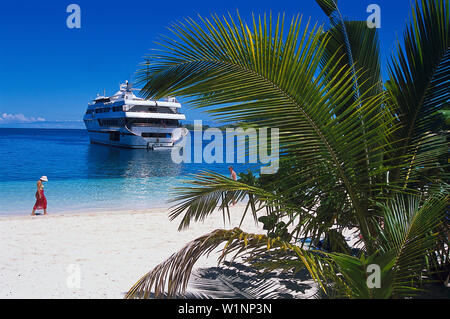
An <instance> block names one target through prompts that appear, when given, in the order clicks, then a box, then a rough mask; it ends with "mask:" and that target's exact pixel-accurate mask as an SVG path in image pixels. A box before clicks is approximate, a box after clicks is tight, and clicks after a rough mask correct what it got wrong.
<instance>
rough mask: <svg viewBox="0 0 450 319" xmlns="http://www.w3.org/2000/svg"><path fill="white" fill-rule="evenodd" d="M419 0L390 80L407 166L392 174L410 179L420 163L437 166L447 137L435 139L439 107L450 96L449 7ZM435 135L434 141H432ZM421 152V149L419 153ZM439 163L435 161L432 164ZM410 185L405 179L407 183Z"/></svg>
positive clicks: (398, 135) (396, 137) (399, 140)
mask: <svg viewBox="0 0 450 319" xmlns="http://www.w3.org/2000/svg"><path fill="white" fill-rule="evenodd" d="M420 4H421V5H419V1H418V0H416V1H415V9H413V11H412V17H413V20H412V22H410V24H409V25H408V27H407V29H406V31H405V33H404V36H403V38H404V43H403V46H401V45H400V44H398V45H397V50H396V56H395V57H393V58H392V62H391V64H390V66H389V77H390V79H389V81H388V82H387V83H386V88H387V89H388V93H389V98H390V99H391V101H392V103H393V105H394V107H395V108H396V115H397V117H398V121H399V123H400V124H401V129H399V130H397V131H396V133H395V134H394V141H395V144H394V145H395V148H396V149H397V150H398V152H397V153H396V155H395V156H394V157H395V158H399V157H400V156H404V161H405V165H404V166H403V167H400V168H398V169H396V170H394V174H393V179H399V180H400V181H401V182H404V183H409V182H410V181H411V180H414V173H415V172H416V171H417V168H421V167H422V168H423V167H427V166H433V164H434V163H436V161H437V156H436V154H442V152H439V149H442V150H445V149H448V143H447V141H446V140H445V139H434V137H435V136H436V135H437V134H438V133H439V132H437V131H436V129H435V127H436V121H437V117H438V116H439V110H441V109H443V107H444V105H445V104H446V103H448V102H449V100H450V90H448V83H449V81H450V72H449V69H450V7H449V4H448V1H439V0H430V1H425V0H423V1H420ZM431 139H433V142H432V143H430V142H429V141H431ZM420 153H422V154H420ZM434 167H436V165H434ZM405 186H406V184H405Z"/></svg>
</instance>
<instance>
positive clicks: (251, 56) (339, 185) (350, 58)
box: [127, 0, 450, 298]
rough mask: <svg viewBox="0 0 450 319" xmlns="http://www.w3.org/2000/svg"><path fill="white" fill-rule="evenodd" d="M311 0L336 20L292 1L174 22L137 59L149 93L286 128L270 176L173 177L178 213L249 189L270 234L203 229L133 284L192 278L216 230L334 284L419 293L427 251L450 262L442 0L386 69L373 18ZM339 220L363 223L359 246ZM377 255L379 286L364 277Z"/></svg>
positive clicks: (190, 216) (434, 0)
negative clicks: (320, 20) (182, 181)
mask: <svg viewBox="0 0 450 319" xmlns="http://www.w3.org/2000/svg"><path fill="white" fill-rule="evenodd" d="M317 2H318V4H319V5H320V7H321V8H322V9H323V10H324V12H325V13H326V14H327V15H328V16H329V17H330V26H329V28H324V27H323V26H317V24H314V25H312V26H311V24H312V23H311V21H307V22H306V23H304V22H303V21H302V20H303V19H302V17H300V16H294V17H293V18H292V20H291V21H290V24H289V27H288V29H287V30H285V24H286V23H285V17H284V15H283V16H281V15H278V16H276V17H274V16H272V14H269V15H263V16H258V17H253V21H252V23H250V24H247V23H246V22H245V21H243V20H242V19H241V17H240V16H239V14H238V15H237V17H235V18H234V17H233V16H231V15H230V16H229V17H222V18H220V17H218V16H217V15H213V16H212V17H211V18H209V19H208V18H203V17H199V18H198V19H197V20H194V19H186V20H185V21H183V22H178V23H177V24H174V25H173V26H172V27H171V28H170V30H171V32H172V36H170V37H165V38H164V39H163V41H161V42H160V43H159V44H160V46H161V49H160V50H157V51H155V53H153V54H151V55H150V57H149V60H148V61H153V62H146V63H144V65H143V68H142V70H140V71H138V80H140V81H141V83H142V84H143V90H142V92H143V93H144V95H145V97H155V98H159V97H162V96H165V95H169V94H170V95H177V96H183V97H185V98H186V99H188V100H189V102H190V103H191V105H193V106H195V107H198V108H205V109H206V110H207V112H209V113H210V114H211V115H212V116H213V117H215V118H216V119H217V120H218V121H225V122H226V121H245V122H246V123H249V124H251V125H254V126H256V127H271V128H278V129H279V138H280V141H279V142H280V147H281V149H282V150H283V152H282V156H281V159H280V161H281V163H280V169H279V171H278V172H277V173H276V174H275V175H273V176H270V175H269V176H264V175H262V176H261V177H259V178H255V177H254V176H252V174H251V173H249V174H241V178H240V179H239V180H238V181H233V180H231V179H229V178H227V177H224V176H221V175H219V174H216V173H214V172H208V171H205V172H201V173H199V174H198V175H197V176H196V177H195V179H194V180H193V181H191V185H189V186H188V187H184V188H180V189H177V195H176V196H175V198H174V201H175V202H176V204H175V206H174V208H173V210H172V212H171V215H170V217H171V218H176V217H178V216H182V221H181V224H180V228H185V227H188V226H189V225H190V223H191V222H192V221H202V220H204V219H205V218H207V217H208V216H209V215H210V214H212V213H213V212H214V211H215V209H216V208H217V207H218V206H219V208H220V209H222V211H223V214H224V216H225V214H227V213H229V210H228V207H229V204H230V203H231V202H233V201H236V200H243V199H245V198H247V199H248V202H247V208H246V209H245V211H243V215H245V214H246V213H247V212H248V211H251V213H252V215H253V217H254V219H255V220H257V221H258V220H259V221H260V222H262V223H263V224H264V228H265V229H267V231H268V233H267V234H264V235H263V234H247V233H244V232H243V231H241V230H240V229H238V228H235V229H233V230H216V231H214V232H212V233H210V234H207V235H205V236H203V237H201V238H198V239H196V240H194V241H193V242H191V243H189V244H188V245H187V246H185V248H183V249H182V250H181V251H180V252H178V253H176V254H174V255H173V256H172V257H170V258H169V259H168V260H167V261H166V262H164V263H162V264H161V265H159V266H157V267H156V268H155V269H153V270H152V271H150V272H149V273H148V274H146V275H145V276H144V277H142V278H141V279H140V280H139V281H138V282H137V283H136V285H135V286H134V287H133V288H132V289H131V290H130V292H129V293H128V294H127V297H149V296H150V294H151V293H152V292H154V293H155V294H156V295H157V296H160V295H163V294H164V293H165V292H166V291H167V296H169V297H174V296H176V295H177V294H180V293H183V292H184V291H185V288H186V285H187V281H188V279H189V275H190V273H191V270H192V267H193V265H194V263H195V262H196V260H197V259H198V258H199V257H200V256H202V255H204V254H207V253H209V252H211V251H212V250H214V249H216V248H217V247H219V246H221V245H223V244H226V245H225V247H224V248H223V254H222V257H225V256H226V255H228V254H230V253H235V254H236V255H238V256H241V255H243V256H244V257H245V256H246V255H245V254H246V253H251V255H252V258H255V257H257V256H259V255H261V254H263V253H265V252H267V251H268V250H269V251H273V252H276V258H275V257H274V258H273V260H272V261H271V262H269V263H265V267H269V268H282V267H285V266H286V265H288V266H289V267H291V268H292V267H293V265H294V264H295V267H297V266H298V267H306V269H307V270H308V271H309V272H310V274H311V276H312V277H313V278H314V279H315V280H316V281H317V282H318V283H319V285H320V287H321V288H322V291H323V292H324V293H326V295H328V296H338V297H355V298H356V297H361V298H370V297H376V298H378V297H382V298H386V297H402V296H406V295H412V294H414V293H415V292H417V288H418V284H419V283H420V280H421V278H423V274H424V273H423V272H424V271H425V274H426V275H428V276H429V275H430V272H431V271H432V267H430V260H431V261H434V262H435V263H439V267H441V268H442V267H444V268H445V267H448V265H449V260H448V237H446V236H437V232H436V230H441V231H442V230H444V231H445V229H448V225H446V224H445V207H446V202H447V201H448V192H447V191H448V187H447V184H445V183H444V182H445V180H446V176H448V175H447V173H448V167H447V166H446V165H445V162H443V158H444V157H445V154H446V150H447V149H448V144H447V134H446V132H447V130H446V128H445V126H443V125H441V126H437V125H436V123H438V122H439V121H440V119H441V116H442V113H441V112H440V111H441V110H442V109H443V108H444V104H445V103H448V101H449V98H450V92H449V90H448V82H449V78H450V72H448V69H449V67H450V50H449V45H450V36H449V35H450V14H449V6H448V2H445V1H438V0H429V1H425V0H423V1H421V3H420V4H419V2H418V1H416V3H415V7H414V8H413V11H412V21H411V22H410V23H409V25H408V26H407V29H406V31H405V34H404V44H403V46H402V45H401V44H397V49H396V52H395V54H394V55H393V57H392V59H391V63H390V65H389V80H388V81H387V82H386V83H384V84H383V82H382V80H381V71H380V70H381V64H380V59H379V52H378V38H377V33H376V30H375V29H369V28H368V27H367V25H366V24H365V23H363V22H360V21H346V20H345V19H344V18H343V17H342V14H341V13H340V11H339V9H338V7H337V4H336V1H333V0H320V1H319V0H317ZM425 175H426V178H424V176H425ZM446 227H447V228H446ZM345 228H356V229H358V231H359V232H360V234H361V238H362V247H363V249H362V250H361V251H359V252H358V253H357V254H352V253H351V251H350V249H349V247H347V245H346V242H345V240H344V238H343V236H342V231H343V230H344V229H345ZM288 229H289V231H288ZM292 229H293V230H292ZM441 235H442V232H441ZM306 237H312V238H313V242H314V240H315V239H319V238H324V237H325V238H326V240H327V242H328V244H329V245H328V251H325V252H324V251H321V252H318V251H313V250H308V249H307V247H306V246H304V238H306ZM436 256H441V257H438V258H436ZM445 256H447V257H445ZM293 257H295V259H294V260H292V258H293ZM442 257H443V258H442ZM288 260H289V262H287V261H288ZM373 263H376V264H378V265H379V266H380V267H381V274H382V279H381V281H382V287H383V288H370V287H369V286H368V285H367V284H366V278H367V273H366V268H367V265H369V264H373Z"/></svg>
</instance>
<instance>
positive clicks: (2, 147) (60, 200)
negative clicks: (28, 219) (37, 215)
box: [0, 128, 255, 215]
mask: <svg viewBox="0 0 450 319" xmlns="http://www.w3.org/2000/svg"><path fill="white" fill-rule="evenodd" d="M228 165H229V164H225V163H213V164H207V163H201V164H199V163H181V164H175V163H174V162H173V161H172V159H171V155H170V150H157V151H147V150H131V149H122V148H115V147H108V146H102V145H94V144H90V143H89V138H88V135H87V132H86V131H85V130H64V129H3V128H1V129H0V174H1V178H0V194H1V196H0V214H2V215H17V214H29V213H31V209H32V207H33V205H34V201H35V198H34V194H35V192H36V182H37V180H38V179H39V178H40V177H41V176H42V175H46V176H47V177H48V179H49V182H48V183H45V194H46V197H47V200H48V211H49V213H68V212H82V211H105V212H106V211H111V210H122V209H145V208H155V207H167V206H170V204H168V200H169V199H170V198H171V190H172V188H173V187H177V186H182V185H183V181H184V180H186V179H187V178H189V175H190V174H193V173H197V172H199V171H200V170H205V169H207V170H212V171H215V172H219V173H222V174H225V175H227V176H228V175H229V173H228ZM233 167H234V168H235V170H236V172H238V173H239V172H241V171H244V170H247V169H249V168H255V167H254V164H252V165H250V164H247V165H245V164H233Z"/></svg>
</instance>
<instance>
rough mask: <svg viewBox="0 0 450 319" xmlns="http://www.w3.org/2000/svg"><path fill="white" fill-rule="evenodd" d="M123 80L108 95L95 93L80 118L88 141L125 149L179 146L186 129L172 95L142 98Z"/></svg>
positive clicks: (182, 116) (179, 107)
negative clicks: (182, 124) (113, 92)
mask: <svg viewBox="0 0 450 319" xmlns="http://www.w3.org/2000/svg"><path fill="white" fill-rule="evenodd" d="M132 90H134V89H132V88H131V84H129V83H128V81H126V82H125V83H124V84H121V85H120V89H119V91H118V92H117V93H116V94H114V95H112V96H109V97H107V96H97V98H96V99H95V100H94V101H93V102H92V103H89V105H88V109H87V111H86V114H85V115H84V117H83V120H84V123H85V125H86V129H87V130H88V132H89V137H90V139H91V143H97V144H105V145H113V146H121V147H128V148H151V149H155V148H170V147H176V146H179V145H181V143H182V142H183V140H184V137H185V136H186V135H187V133H188V130H187V129H186V128H183V127H181V126H180V122H179V121H180V120H185V119H186V117H185V116H184V114H181V113H180V109H181V104H180V103H178V101H177V100H176V98H173V97H169V98H166V99H164V100H159V101H153V100H144V99H142V98H139V97H137V96H135V95H134V94H133V92H132Z"/></svg>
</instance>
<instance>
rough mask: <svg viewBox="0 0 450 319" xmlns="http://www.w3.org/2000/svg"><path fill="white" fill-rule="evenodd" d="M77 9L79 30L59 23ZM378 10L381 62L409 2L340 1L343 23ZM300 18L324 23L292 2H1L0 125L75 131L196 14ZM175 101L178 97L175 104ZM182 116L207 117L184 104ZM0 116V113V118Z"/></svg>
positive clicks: (304, 3) (308, 4)
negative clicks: (171, 31) (175, 26)
mask: <svg viewBox="0 0 450 319" xmlns="http://www.w3.org/2000/svg"><path fill="white" fill-rule="evenodd" d="M71 3H76V4H78V5H79V6H80V7H81V29H69V28H67V26H66V19H67V16H68V15H69V13H66V7H67V6H68V5H69V4H71ZM372 3H375V4H378V5H379V6H380V7H381V29H380V30H379V31H380V40H381V52H382V59H383V63H384V65H383V68H384V75H385V76H386V73H385V70H386V65H387V64H386V62H387V58H388V57H389V55H390V52H391V51H392V49H393V46H394V43H395V41H396V39H397V37H399V38H401V37H402V34H403V30H404V26H405V22H406V21H407V19H408V18H409V17H410V15H411V13H410V12H411V9H410V8H411V2H410V1H409V0H395V1H394V0H368V1H366V0H340V1H339V7H340V9H341V11H342V12H343V14H344V15H345V16H346V17H348V18H349V19H353V20H366V18H367V16H368V15H369V13H367V12H366V7H367V6H368V5H369V4H372ZM236 10H239V13H240V14H241V16H242V17H243V18H244V19H246V20H247V21H250V18H251V13H252V12H253V13H256V14H258V13H264V12H269V11H272V12H273V13H278V12H284V13H286V15H287V16H288V17H289V16H292V15H294V14H297V13H301V14H303V15H304V17H311V18H312V20H313V21H318V22H319V23H327V22H328V20H327V17H326V16H325V15H324V14H323V12H322V11H321V10H320V8H319V7H318V5H317V4H316V2H315V1H314V0H297V1H287V0H278V1H273V0H271V1H267V0H247V1H235V0H228V1H207V0H191V1H180V0H172V1H136V0H127V1H92V0H91V1H84V0H83V1H81V0H71V1H61V0H58V1H45V0H31V1H7V2H6V1H5V2H2V10H1V11H0V39H1V42H2V43H1V50H0V74H1V76H0V126H2V125H3V126H4V125H5V124H8V125H9V126H13V125H15V124H20V123H21V124H20V125H24V124H27V125H29V124H30V123H31V122H37V123H38V124H39V125H41V126H42V125H47V126H54V127H55V126H58V127H76V126H79V127H82V126H81V124H82V123H76V122H74V123H72V121H80V120H81V118H82V115H83V113H84V111H85V109H86V106H87V103H88V102H89V101H90V100H91V99H93V98H94V97H95V96H96V94H97V93H102V92H103V90H106V93H107V94H112V93H114V92H115V91H117V89H118V85H119V83H120V82H123V81H125V80H126V79H130V78H131V77H132V75H133V73H134V72H135V71H136V69H137V68H138V64H139V63H140V62H141V61H142V58H143V56H144V55H145V54H146V53H147V52H148V50H149V49H151V48H155V47H156V45H155V44H154V41H156V40H157V38H158V35H160V34H168V31H167V29H166V28H167V27H168V26H170V25H171V23H173V22H175V21H177V20H180V19H182V18H185V17H195V16H196V15H197V14H201V15H205V16H208V15H210V14H211V13H218V14H220V15H222V14H226V13H227V12H232V13H235V12H236ZM181 102H183V100H182V99H181ZM184 111H185V113H186V115H187V118H188V119H190V120H193V119H203V120H204V121H206V122H207V121H208V120H209V119H208V117H207V115H205V114H203V113H201V112H200V111H198V110H191V109H189V105H184ZM5 114H6V115H5Z"/></svg>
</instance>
